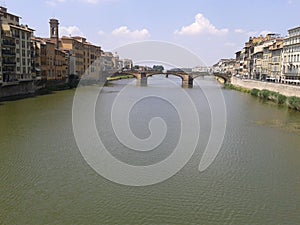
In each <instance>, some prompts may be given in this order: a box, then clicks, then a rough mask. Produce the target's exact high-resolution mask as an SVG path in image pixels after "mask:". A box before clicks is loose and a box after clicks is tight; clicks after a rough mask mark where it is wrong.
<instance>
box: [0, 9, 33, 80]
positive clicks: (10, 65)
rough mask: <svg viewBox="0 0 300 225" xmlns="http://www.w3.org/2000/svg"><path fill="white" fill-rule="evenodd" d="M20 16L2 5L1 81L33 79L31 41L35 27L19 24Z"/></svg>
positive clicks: (0, 21) (0, 16)
mask: <svg viewBox="0 0 300 225" xmlns="http://www.w3.org/2000/svg"><path fill="white" fill-rule="evenodd" d="M19 21H20V17H19V16H16V15H14V14H11V13H9V12H7V9H6V8H5V7H2V6H1V7H0V25H1V36H0V40H1V41H0V49H1V51H0V83H3V85H9V84H17V83H18V82H22V81H30V80H32V73H31V72H32V69H31V61H32V60H31V43H30V39H31V36H32V34H33V31H34V30H33V29H31V28H29V27H28V26H27V25H20V24H19Z"/></svg>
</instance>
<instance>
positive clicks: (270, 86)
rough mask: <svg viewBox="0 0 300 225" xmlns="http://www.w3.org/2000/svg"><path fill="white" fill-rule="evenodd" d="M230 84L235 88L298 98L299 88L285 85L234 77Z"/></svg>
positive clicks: (299, 94)
mask: <svg viewBox="0 0 300 225" xmlns="http://www.w3.org/2000/svg"><path fill="white" fill-rule="evenodd" d="M231 84H233V85H235V86H240V87H243V88H247V89H253V88H256V89H258V90H263V89H266V90H269V91H274V92H279V93H280V94H282V95H285V96H296V97H300V86H296V85H295V86H294V85H286V84H279V83H270V82H262V81H255V80H247V79H240V78H236V77H232V78H231Z"/></svg>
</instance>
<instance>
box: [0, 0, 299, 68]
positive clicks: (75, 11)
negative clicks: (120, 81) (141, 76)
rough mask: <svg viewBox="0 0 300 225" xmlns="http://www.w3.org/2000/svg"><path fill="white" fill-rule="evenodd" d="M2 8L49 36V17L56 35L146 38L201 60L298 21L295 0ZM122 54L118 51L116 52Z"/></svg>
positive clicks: (74, 1) (93, 0) (75, 0)
mask: <svg viewBox="0 0 300 225" xmlns="http://www.w3.org/2000/svg"><path fill="white" fill-rule="evenodd" d="M0 3H1V5H4V6H6V7H7V8H8V11H9V12H11V13H14V14H17V15H19V16H21V17H22V20H21V23H22V24H27V25H29V27H31V28H33V29H35V33H34V34H35V36H40V37H48V36H49V19H50V18H57V19H58V20H59V21H60V35H61V36H62V35H66V36H69V35H72V36H75V35H80V36H84V37H86V38H87V40H88V41H89V42H92V43H93V44H97V45H100V46H101V47H102V49H103V50H104V51H114V49H116V48H118V47H119V46H122V45H126V44H128V43H134V42H141V41H146V40H154V41H164V42H168V43H171V44H175V45H179V46H181V47H183V48H186V49H187V50H189V51H191V52H193V53H194V54H196V55H197V56H198V57H200V58H201V60H202V61H203V62H204V64H206V65H212V64H214V63H216V62H217V61H218V60H219V59H221V58H233V57H235V54H234V53H235V52H236V51H238V50H240V49H242V48H243V46H244V43H245V42H246V41H248V39H249V37H250V36H259V35H261V34H263V35H264V34H267V33H277V34H281V35H282V36H283V37H284V36H286V35H287V33H288V32H287V30H288V29H291V28H294V27H297V26H300V13H299V10H300V0H272V1H271V0H265V1H263V0H251V1H250V0H248V1H243V0H227V1H221V0H161V1H158V0H152V1H150V0H139V1H138V0H34V1H33V0H28V1H20V0H6V1H0ZM121 57H122V55H121Z"/></svg>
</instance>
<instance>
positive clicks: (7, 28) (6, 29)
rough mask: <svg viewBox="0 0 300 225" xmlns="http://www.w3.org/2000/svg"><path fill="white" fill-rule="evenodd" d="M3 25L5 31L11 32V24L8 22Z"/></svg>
mask: <svg viewBox="0 0 300 225" xmlns="http://www.w3.org/2000/svg"><path fill="white" fill-rule="evenodd" d="M1 27H2V30H3V31H4V32H10V26H9V25H8V24H2V26H1Z"/></svg>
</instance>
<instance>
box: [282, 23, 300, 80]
mask: <svg viewBox="0 0 300 225" xmlns="http://www.w3.org/2000/svg"><path fill="white" fill-rule="evenodd" d="M282 58H283V62H282V80H281V81H282V82H283V83H297V84H298V83H300V27H296V28H293V29H290V30H288V37H286V38H285V39H284V40H283V57H282Z"/></svg>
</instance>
